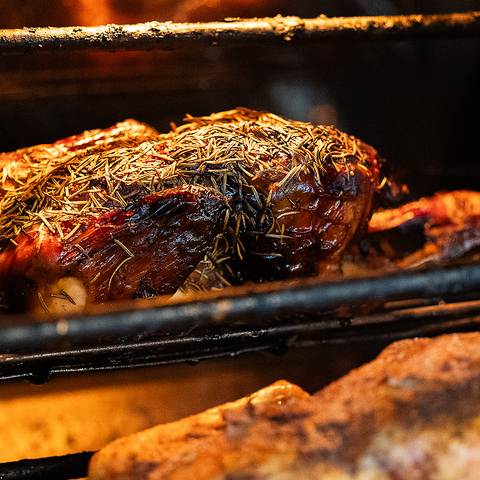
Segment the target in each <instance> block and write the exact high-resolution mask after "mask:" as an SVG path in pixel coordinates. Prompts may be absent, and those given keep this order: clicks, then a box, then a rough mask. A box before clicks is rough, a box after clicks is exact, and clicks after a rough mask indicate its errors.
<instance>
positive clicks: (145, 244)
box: [0, 109, 401, 313]
mask: <svg viewBox="0 0 480 480" xmlns="http://www.w3.org/2000/svg"><path fill="white" fill-rule="evenodd" d="M0 168H2V169H3V172H2V173H3V177H2V183H1V187H0V195H1V197H0V198H1V200H0V239H1V240H0V241H1V248H2V249H3V252H2V253H1V254H0V279H1V280H0V292H1V297H2V299H1V302H2V304H3V305H4V307H5V308H6V309H7V310H9V311H22V310H28V311H37V312H42V311H44V312H49V313H55V312H61V311H64V310H65V309H66V310H68V311H70V310H75V309H81V308H83V307H84V306H85V305H88V304H90V303H102V302H107V301H110V300H114V299H122V298H141V297H148V296H153V295H159V294H163V293H172V292H174V291H175V290H176V289H178V288H179V287H181V288H182V289H184V290H188V289H191V288H195V289H198V288H200V289H201V288H214V287H221V286H226V285H231V284H239V283H244V282H247V281H257V282H259V281H260V282H261V281H270V280H280V279H291V278H296V277H299V276H308V275H317V274H320V273H322V272H323V271H325V270H328V269H330V268H334V269H335V268H337V267H338V265H339V263H340V260H341V258H342V255H343V254H344V252H345V251H346V249H348V248H349V247H350V246H352V245H354V244H355V243H356V242H357V240H358V239H359V238H360V237H361V236H362V235H363V234H364V233H365V231H366V229H367V225H368V220H369V219H370V216H371V213H372V211H373V208H374V204H375V202H376V200H377V199H380V198H384V199H388V198H390V197H395V196H396V195H397V194H398V193H399V191H400V190H401V188H399V187H398V186H397V185H396V184H394V183H393V182H391V181H390V180H389V179H387V178H386V177H385V176H384V174H383V160H382V159H381V158H380V157H379V156H378V155H377V152H376V151H375V150H374V149H373V148H372V147H370V146H368V145H366V144H364V143H363V142H361V141H360V140H357V139H356V138H354V137H352V136H348V135H346V134H344V133H341V132H339V131H338V130H337V129H335V128H334V127H326V126H312V125H310V124H306V123H302V122H295V121H290V120H285V119H283V118H281V117H278V116H276V115H273V114H268V113H262V112H256V111H252V110H248V109H236V110H232V111H229V112H222V113H219V114H214V115H211V116H209V117H200V118H193V117H188V118H187V122H186V123H185V124H184V125H182V126H180V127H178V128H177V127H174V128H173V129H172V131H171V132H170V133H168V134H158V133H157V132H155V131H154V130H153V129H151V128H149V127H147V126H145V125H143V124H140V123H138V122H135V121H126V122H123V123H121V124H117V125H116V126H114V127H112V128H111V129H107V130H94V131H89V132H85V133H83V134H82V135H78V136H74V137H69V138H67V139H65V140H61V141H59V142H56V143H54V144H52V145H40V146H36V147H31V148H27V149H22V150H19V151H16V152H12V153H6V154H3V155H1V156H0ZM72 292H73V293H72ZM67 307H68V308H67Z"/></svg>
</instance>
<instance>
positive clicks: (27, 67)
mask: <svg viewBox="0 0 480 480" xmlns="http://www.w3.org/2000/svg"><path fill="white" fill-rule="evenodd" d="M133 3H135V5H132V4H133ZM159 4H160V3H159V2H149V1H147V0H143V1H136V2H131V1H128V0H123V1H120V0H117V1H106V0H104V1H96V2H91V4H90V3H89V2H88V1H86V0H82V1H77V2H76V1H69V2H66V1H51V2H40V1H33V2H28V8H27V7H26V3H25V2H23V1H21V0H16V1H8V2H7V1H0V6H1V7H2V18H1V19H0V22H1V23H0V28H20V27H23V26H67V25H100V24H106V23H137V22H145V21H150V20H158V21H167V20H172V21H176V22H196V21H213V20H222V19H224V18H225V17H227V16H228V17H247V18H249V17H261V16H275V15H276V14H282V15H297V16H300V17H304V18H311V17H316V16H318V15H321V14H325V15H327V16H352V15H399V14H412V13H424V14H432V13H451V12H455V11H457V12H461V11H468V10H480V1H476V2H475V1H469V2H467V1H465V2H446V1H445V2H433V1H407V0H403V1H396V2H393V1H379V2H371V1H366V0H357V1H354V2H347V1H340V2H327V1H313V0H309V1H305V2H288V1H286V0H277V1H274V2H271V1H265V0H262V1H256V2H253V1H240V0H223V1H221V2H213V1H211V0H198V1H196V2H191V1H186V0H169V1H167V2H161V8H160V7H159V6H158V5H159ZM479 56H480V42H479V41H478V38H463V39H458V38H455V39H435V40H433V39H431V40H423V41H420V40H412V41H386V42H379V41H376V42H360V43H357V42H353V41H346V42H337V43H333V42H332V43H323V44H307V45H302V46H298V45H295V46H275V47H274V46H271V45H269V46H258V45H255V46H252V47H242V48H240V47H235V48H219V47H208V48H200V47H199V48H190V49H188V50H178V51H171V52H164V51H150V52H116V53H110V52H81V53H78V52H77V53H75V52H73V53H61V54H43V55H28V54H26V55H11V56H3V57H0V132H1V133H0V151H9V150H14V149H16V148H20V147H24V146H28V145H32V144H36V143H47V142H51V141H54V140H57V139H59V138H62V137H64V136H68V135H71V134H75V133H79V132H81V131H83V130H85V129H90V128H98V127H107V126H109V125H111V124H113V123H115V122H117V121H120V120H123V119H125V118H136V119H138V120H141V121H144V122H147V123H149V124H151V125H153V126H154V127H156V128H157V129H159V130H161V131H165V130H167V129H169V128H170V122H175V123H178V122H181V120H182V118H183V117H184V115H185V114H186V113H190V114H193V115H205V114H209V113H211V112H214V111H219V110H227V109H231V108H234V107H236V106H246V107H250V108H254V109H265V110H270V111H273V112H275V113H277V114H281V115H284V116H286V117H290V118H293V119H297V120H304V121H312V122H314V123H327V124H331V123H334V124H336V125H337V126H338V127H339V128H340V129H343V130H345V131H347V132H348V133H351V134H353V135H355V136H357V137H359V138H361V139H362V140H364V141H366V142H368V143H370V144H372V145H373V146H374V147H376V148H377V149H378V150H379V151H380V153H381V154H382V155H383V156H385V157H386V158H388V159H389V160H390V162H391V163H392V164H393V165H395V167H396V168H397V170H399V172H400V174H401V175H402V177H403V180H404V181H405V182H407V183H408V184H409V185H410V188H411V190H412V191H413V193H414V195H423V194H430V193H432V192H434V191H438V190H442V189H456V188H468V189H477V183H478V178H479V177H480V168H479V167H478V161H477V151H478V150H477V143H478V142H477V140H476V131H477V129H478V127H479V125H480V114H479V111H480V109H479V103H480V102H479V95H480V93H479V89H478V85H479V84H480V82H479V80H480V61H479Z"/></svg>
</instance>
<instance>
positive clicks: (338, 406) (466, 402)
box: [89, 333, 480, 480]
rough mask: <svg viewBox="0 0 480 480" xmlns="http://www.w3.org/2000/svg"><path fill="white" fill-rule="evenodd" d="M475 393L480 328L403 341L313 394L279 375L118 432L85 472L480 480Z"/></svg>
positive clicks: (171, 477) (479, 381)
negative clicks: (204, 406) (243, 392)
mask: <svg viewBox="0 0 480 480" xmlns="http://www.w3.org/2000/svg"><path fill="white" fill-rule="evenodd" d="M479 399H480V334H479V333H467V334H451V335H444V336H441V337H438V338H435V339H413V340H403V341H401V342H397V343H394V344H392V345H391V346H389V347H388V348H386V349H385V350H384V351H383V352H382V353H381V354H380V356H379V357H378V358H377V359H376V360H374V361H373V362H371V363H369V364H367V365H364V366H362V367H360V368H358V369H356V370H353V371H352V372H351V373H350V374H348V375H346V376H345V377H343V378H341V379H340V380H338V381H336V382H334V383H332V384H331V385H329V386H328V387H326V388H325V389H323V390H322V391H321V392H319V393H318V394H315V395H312V396H310V395H308V394H307V393H305V392H304V391H303V390H301V389H300V388H299V387H296V386H294V385H292V384H289V383H288V382H284V381H281V382H277V383H276V384H274V385H271V386H270V387H267V388H265V389H263V390H260V391H259V392H257V393H255V394H253V395H252V396H250V397H246V398H243V399H241V400H238V401H237V402H233V403H229V404H226V405H223V406H220V407H217V408H214V409H211V410H208V411H206V412H204V413H201V414H199V415H195V416H192V417H188V418H186V419H183V420H180V421H179V422H175V423H171V424H168V425H161V426H158V427H154V428H152V429H149V430H146V431H145V432H141V433H138V434H135V435H132V436H130V437H126V438H124V439H120V440H117V441H115V442H113V443H112V444H110V445H108V446H107V447H105V448H104V449H103V450H101V451H100V452H99V453H97V454H96V455H95V456H94V457H93V459H92V462H91V465H90V469H89V479H91V480H100V479H102V480H106V479H150V480H153V479H162V480H163V479H165V480H179V479H190V478H191V479H195V480H207V479H212V480H255V479H262V480H267V479H269V480H293V479H295V480H298V479H318V478H322V479H327V480H334V479H335V480H340V479H342V480H344V479H345V480H347V479H349V480H353V479H355V480H367V479H368V480H372V479H379V480H384V479H385V480H386V479H392V480H407V479H408V480H416V479H419V480H420V479H422V480H426V479H434V480H447V479H452V480H453V479H459V478H461V479H478V478H480V401H479Z"/></svg>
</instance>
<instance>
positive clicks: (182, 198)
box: [0, 186, 227, 314]
mask: <svg viewBox="0 0 480 480" xmlns="http://www.w3.org/2000/svg"><path fill="white" fill-rule="evenodd" d="M226 208H227V206H226V202H225V199H224V198H223V197H222V196H221V195H219V194H217V193H215V192H212V191H211V190H210V189H204V188H201V187H195V186H186V187H180V188H176V189H169V190H165V191H163V192H159V193H156V194H153V195H148V196H145V197H143V198H141V199H140V200H139V201H138V202H137V203H135V204H132V205H130V206H128V207H127V208H125V209H123V210H117V211H112V212H110V213H108V214H106V215H104V216H102V217H99V218H96V219H91V220H90V222H89V223H88V224H85V225H82V226H81V227H80V228H79V229H77V230H76V232H75V233H74V234H73V235H72V236H71V237H70V238H68V240H62V239H61V238H60V236H59V235H53V234H51V233H50V232H48V231H45V229H41V230H40V231H37V232H34V231H30V232H26V233H22V234H20V235H19V236H18V237H17V239H16V241H17V243H18V246H14V245H12V246H10V247H8V248H7V249H6V250H5V251H4V252H3V253H2V254H1V255H0V278H1V279H2V281H1V283H0V288H1V289H2V290H3V292H4V295H5V298H6V299H7V301H8V308H9V310H10V311H22V310H28V311H34V312H36V313H40V314H41V313H59V312H61V309H62V306H63V308H64V309H67V307H68V311H69V312H72V311H75V310H82V309H83V307H85V305H87V304H90V303H103V302H108V301H110V300H118V299H130V298H145V297H151V296H155V295H161V294H171V293H173V292H174V291H175V290H176V289H177V288H178V286H179V285H181V284H182V283H183V282H184V281H185V279H186V278H187V277H188V275H189V274H190V273H191V272H192V270H193V269H194V268H195V266H196V265H197V264H198V262H199V261H200V260H201V258H202V257H203V255H204V254H205V251H207V250H208V248H209V246H210V245H211V243H212V241H213V238H214V237H215V236H216V235H217V234H218V233H219V232H221V229H222V224H223V218H224V216H225V211H226ZM65 227H66V228H68V227H69V226H68V225H66V226H65ZM69 290H70V293H69ZM72 291H73V293H72Z"/></svg>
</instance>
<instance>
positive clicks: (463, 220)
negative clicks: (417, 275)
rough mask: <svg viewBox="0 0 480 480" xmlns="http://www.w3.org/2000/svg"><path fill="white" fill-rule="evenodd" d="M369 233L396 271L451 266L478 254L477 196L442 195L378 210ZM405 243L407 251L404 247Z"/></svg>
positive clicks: (461, 193) (464, 193)
mask: <svg viewBox="0 0 480 480" xmlns="http://www.w3.org/2000/svg"><path fill="white" fill-rule="evenodd" d="M368 232H369V235H370V238H373V239H375V240H376V243H377V244H378V245H379V246H380V248H379V249H378V250H381V252H382V253H383V254H384V255H385V256H386V257H389V258H390V259H391V260H394V261H395V262H396V264H397V266H398V268H414V267H422V266H427V265H446V264H449V263H452V262H453V261H457V260H458V259H461V258H462V257H464V256H465V255H470V256H472V255H473V254H475V253H477V252H478V247H480V193H479V192H472V191H467V190H456V191H452V192H441V193H437V194H435V195H434V196H432V197H424V198H421V199H419V200H415V201H413V202H410V203H406V204H405V205H402V206H400V207H397V208H391V209H381V210H378V211H377V212H374V214H373V215H372V218H371V220H370V222H369V227H368ZM415 238H417V241H416V242H413V241H412V239H415ZM408 244H411V247H410V249H409V248H405V247H406V246H407V245H408ZM401 247H404V248H401Z"/></svg>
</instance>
